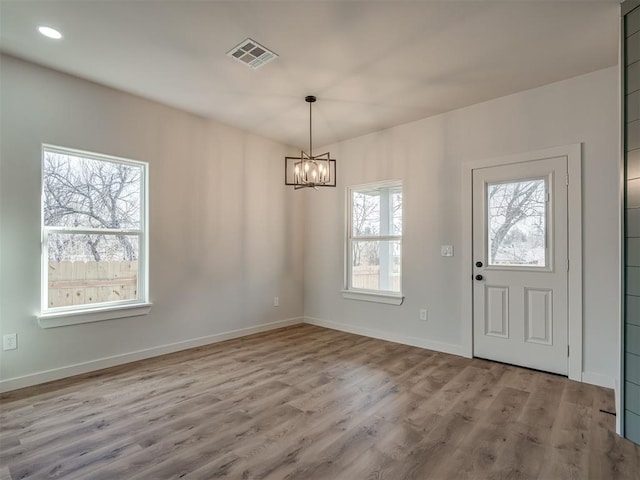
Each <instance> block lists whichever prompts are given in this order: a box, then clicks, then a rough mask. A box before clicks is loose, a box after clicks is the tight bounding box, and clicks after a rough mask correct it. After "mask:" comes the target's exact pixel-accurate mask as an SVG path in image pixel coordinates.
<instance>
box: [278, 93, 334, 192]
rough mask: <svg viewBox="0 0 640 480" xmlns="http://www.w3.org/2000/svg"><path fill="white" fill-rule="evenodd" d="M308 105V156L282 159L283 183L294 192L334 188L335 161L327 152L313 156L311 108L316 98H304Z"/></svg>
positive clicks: (305, 154) (303, 154) (302, 154)
mask: <svg viewBox="0 0 640 480" xmlns="http://www.w3.org/2000/svg"><path fill="white" fill-rule="evenodd" d="M305 101H306V102H307V103H309V154H307V153H305V152H304V151H301V152H300V156H299V157H285V158H284V183H285V185H293V186H294V188H295V189H296V190H298V189H300V188H308V187H310V188H315V189H316V190H317V187H335V186H336V161H335V159H333V158H330V156H329V152H327V153H323V154H321V155H313V136H312V129H311V118H312V117H311V106H312V104H313V103H314V102H315V101H316V97H314V96H313V95H309V96H307V97H305Z"/></svg>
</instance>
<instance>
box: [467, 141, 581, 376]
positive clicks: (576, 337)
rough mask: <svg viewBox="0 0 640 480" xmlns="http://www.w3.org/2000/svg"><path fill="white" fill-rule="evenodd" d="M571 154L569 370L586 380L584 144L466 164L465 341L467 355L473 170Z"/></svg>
mask: <svg viewBox="0 0 640 480" xmlns="http://www.w3.org/2000/svg"><path fill="white" fill-rule="evenodd" d="M553 157H567V168H568V171H569V188H568V203H567V211H568V214H569V224H568V230H567V232H568V235H569V249H568V254H569V266H570V268H569V275H568V298H567V307H568V310H569V311H568V319H567V321H568V322H567V323H568V328H569V332H568V335H567V340H568V342H569V353H570V354H569V364H568V373H569V378H570V379H572V380H577V381H579V382H581V381H582V145H581V144H580V143H576V144H573V145H564V146H560V147H552V148H545V149H542V150H536V151H532V152H526V153H520V154H515V155H508V156H506V157H499V158H491V159H486V160H480V161H476V162H468V163H464V164H463V165H462V249H461V251H462V269H463V280H464V283H463V285H464V286H465V287H464V294H463V298H462V319H463V325H462V335H463V338H462V344H463V348H464V351H465V353H466V354H467V356H469V357H472V356H473V217H472V211H473V210H472V209H473V196H472V188H473V170H474V169H478V168H485V167H494V166H499V165H507V164H510V163H520V162H528V161H532V160H540V159H543V158H553Z"/></svg>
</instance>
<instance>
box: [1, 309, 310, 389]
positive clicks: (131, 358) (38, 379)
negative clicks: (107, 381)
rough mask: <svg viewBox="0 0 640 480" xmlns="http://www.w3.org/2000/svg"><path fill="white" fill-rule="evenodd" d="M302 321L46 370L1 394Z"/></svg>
mask: <svg viewBox="0 0 640 480" xmlns="http://www.w3.org/2000/svg"><path fill="white" fill-rule="evenodd" d="M303 321H304V319H303V317H297V318H290V319H287V320H279V321H277V322H270V323H263V324H260V325H255V326H253V327H247V328H240V329H238V330H231V331H229V332H223V333H218V334H215V335H207V336H205V337H199V338H194V339H191V340H184V341H181V342H176V343H170V344H168V345H160V346H157V347H152V348H147V349H144V350H138V351H136V352H131V353H125V354H122V355H115V356H113V357H106V358H100V359H97V360H91V361H89V362H84V363H77V364H75V365H69V366H66V367H60V368H54V369H51V370H45V371H43V372H38V373H32V374H29V375H24V376H22V377H14V378H9V379H7V380H0V393H2V392H9V391H11V390H17V389H19V388H25V387H31V386H33V385H39V384H41V383H45V382H50V381H52V380H60V379H62V378H67V377H72V376H74V375H80V374H83V373H88V372H93V371H96V370H101V369H103V368H109V367H115V366H117V365H123V364H125V363H131V362H135V361H138V360H144V359H146V358H152V357H157V356H159V355H165V354H167V353H174V352H179V351H181V350H188V349H189V348H195V347H202V346H204V345H210V344H212V343H218V342H224V341H225V340H231V339H233V338H238V337H244V336H247V335H252V334H254V333H260V332H266V331H268V330H274V329H276V328H282V327H288V326H290V325H297V324H299V323H303Z"/></svg>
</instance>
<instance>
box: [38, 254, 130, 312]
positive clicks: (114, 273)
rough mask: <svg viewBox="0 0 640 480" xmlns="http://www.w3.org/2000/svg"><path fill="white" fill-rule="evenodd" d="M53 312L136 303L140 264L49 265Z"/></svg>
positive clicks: (50, 297) (69, 263) (88, 263)
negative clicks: (69, 308)
mask: <svg viewBox="0 0 640 480" xmlns="http://www.w3.org/2000/svg"><path fill="white" fill-rule="evenodd" d="M48 280H49V284H48V287H49V294H48V297H47V300H48V305H49V308H53V307H66V306H70V305H84V304H91V303H103V302H113V301H117V300H134V299H136V298H137V296H138V262H137V261H134V262H124V261H123V262H120V261H116V262H82V261H79V262H49V278H48Z"/></svg>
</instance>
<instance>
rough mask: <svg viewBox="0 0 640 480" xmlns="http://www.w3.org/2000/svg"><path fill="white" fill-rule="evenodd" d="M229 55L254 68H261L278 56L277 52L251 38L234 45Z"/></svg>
mask: <svg viewBox="0 0 640 480" xmlns="http://www.w3.org/2000/svg"><path fill="white" fill-rule="evenodd" d="M227 55H228V56H230V57H232V58H235V59H236V60H238V61H239V62H241V63H244V64H245V65H246V66H248V67H250V68H253V69H256V68H260V67H262V66H263V65H265V64H267V63H269V62H271V61H273V60H275V59H276V58H278V55H277V54H275V53H274V52H272V51H270V50H269V49H267V48H266V47H263V46H262V45H260V44H259V43H258V42H256V41H254V40H251V39H250V38H247V39H246V40H245V41H244V42H242V43H240V45H236V46H235V47H233V48H232V49H231V50H229V51H228V52H227Z"/></svg>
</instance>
